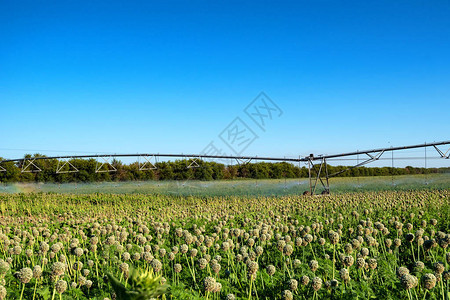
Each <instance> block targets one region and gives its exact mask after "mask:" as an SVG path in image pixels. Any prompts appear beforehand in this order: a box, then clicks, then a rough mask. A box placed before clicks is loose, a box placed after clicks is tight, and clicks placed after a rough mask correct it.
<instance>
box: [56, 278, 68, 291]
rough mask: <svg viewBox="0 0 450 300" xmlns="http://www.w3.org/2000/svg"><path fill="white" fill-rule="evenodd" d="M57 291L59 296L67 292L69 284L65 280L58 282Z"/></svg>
mask: <svg viewBox="0 0 450 300" xmlns="http://www.w3.org/2000/svg"><path fill="white" fill-rule="evenodd" d="M55 290H56V292H57V293H58V294H62V293H64V292H65V291H66V290H67V282H66V281H65V280H58V281H57V282H56V284H55Z"/></svg>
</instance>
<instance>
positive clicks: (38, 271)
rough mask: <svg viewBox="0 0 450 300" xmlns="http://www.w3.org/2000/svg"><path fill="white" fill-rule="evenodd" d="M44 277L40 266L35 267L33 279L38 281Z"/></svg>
mask: <svg viewBox="0 0 450 300" xmlns="http://www.w3.org/2000/svg"><path fill="white" fill-rule="evenodd" d="M41 275H42V268H41V266H40V265H35V266H34V268H33V277H34V278H36V279H38V278H40V277H41Z"/></svg>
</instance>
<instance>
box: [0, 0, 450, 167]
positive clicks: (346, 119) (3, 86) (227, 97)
mask: <svg viewBox="0 0 450 300" xmlns="http://www.w3.org/2000/svg"><path fill="white" fill-rule="evenodd" d="M449 16H450V2H449V1H432V2H430V1H170V0H169V1H160V2H154V1H111V0H110V1H9V0H8V1H5V0H0V43H1V44H0V104H1V114H0V120H1V127H0V148H1V149H2V150H0V156H3V157H17V156H19V157H20V156H22V155H23V154H24V153H25V152H36V151H34V150H56V151H57V152H43V151H41V152H43V153H45V154H49V155H50V154H56V153H73V151H85V152H99V153H100V152H116V153H126V152H131V153H135V152H160V153H162V152H183V153H192V152H194V153H195V152H200V151H201V150H202V149H203V148H204V147H205V146H206V145H207V144H208V143H209V142H211V141H213V140H215V141H218V142H220V139H219V138H218V135H219V134H220V133H221V132H222V130H223V129H224V128H225V127H226V126H227V125H228V124H229V123H230V122H231V121H233V120H234V119H235V118H236V117H240V118H241V119H242V120H243V121H244V122H246V124H248V126H249V127H251V129H252V130H254V132H255V133H256V134H257V135H258V136H259V138H258V139H256V140H255V142H253V143H252V144H251V145H250V146H249V147H248V148H247V149H246V150H245V151H244V152H243V154H246V155H259V156H263V155H278V156H297V155H306V154H309V153H312V152H313V153H330V154H331V153H335V152H341V151H353V150H356V149H366V148H373V147H380V146H389V145H407V144H416V143H423V142H425V141H427V142H432V141H440V140H448V139H449V138H450V134H449V128H450V126H449V119H450V112H449V104H450V17H449ZM261 91H264V92H265V93H266V94H267V95H268V96H269V97H270V98H271V99H272V100H273V101H274V102H275V103H276V104H277V105H278V106H279V108H280V109H281V110H282V111H283V114H282V115H281V116H280V117H277V118H274V119H273V120H271V121H270V122H267V128H266V131H265V132H264V131H262V130H261V129H260V128H258V127H257V126H256V125H255V124H254V123H253V121H251V120H250V119H249V117H248V116H247V115H246V114H245V113H244V108H245V107H246V106H247V105H248V104H249V103H250V102H251V101H252V100H253V99H254V98H255V97H256V96H257V95H258V94H259V93H260V92H261ZM224 148H226V147H224ZM6 149H27V150H28V149H29V150H30V151H22V150H6ZM32 150H33V151H32ZM224 150H227V149H224ZM228 152H229V151H228ZM420 153H422V152H420ZM447 165H448V163H447Z"/></svg>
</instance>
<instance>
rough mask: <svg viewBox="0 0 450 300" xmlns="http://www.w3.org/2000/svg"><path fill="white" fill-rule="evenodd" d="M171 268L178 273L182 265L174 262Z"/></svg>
mask: <svg viewBox="0 0 450 300" xmlns="http://www.w3.org/2000/svg"><path fill="white" fill-rule="evenodd" d="M173 270H174V271H175V272H177V273H180V272H181V270H182V267H181V265H180V264H175V265H174V266H173Z"/></svg>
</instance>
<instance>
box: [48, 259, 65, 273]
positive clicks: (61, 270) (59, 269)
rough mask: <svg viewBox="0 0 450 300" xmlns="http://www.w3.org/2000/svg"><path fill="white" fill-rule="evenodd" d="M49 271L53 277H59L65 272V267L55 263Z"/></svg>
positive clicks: (60, 263)
mask: <svg viewBox="0 0 450 300" xmlns="http://www.w3.org/2000/svg"><path fill="white" fill-rule="evenodd" d="M51 269H52V275H53V276H61V275H63V274H64V271H65V270H66V265H65V264H63V263H62V262H59V261H57V262H55V263H53V265H52V267H51Z"/></svg>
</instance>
